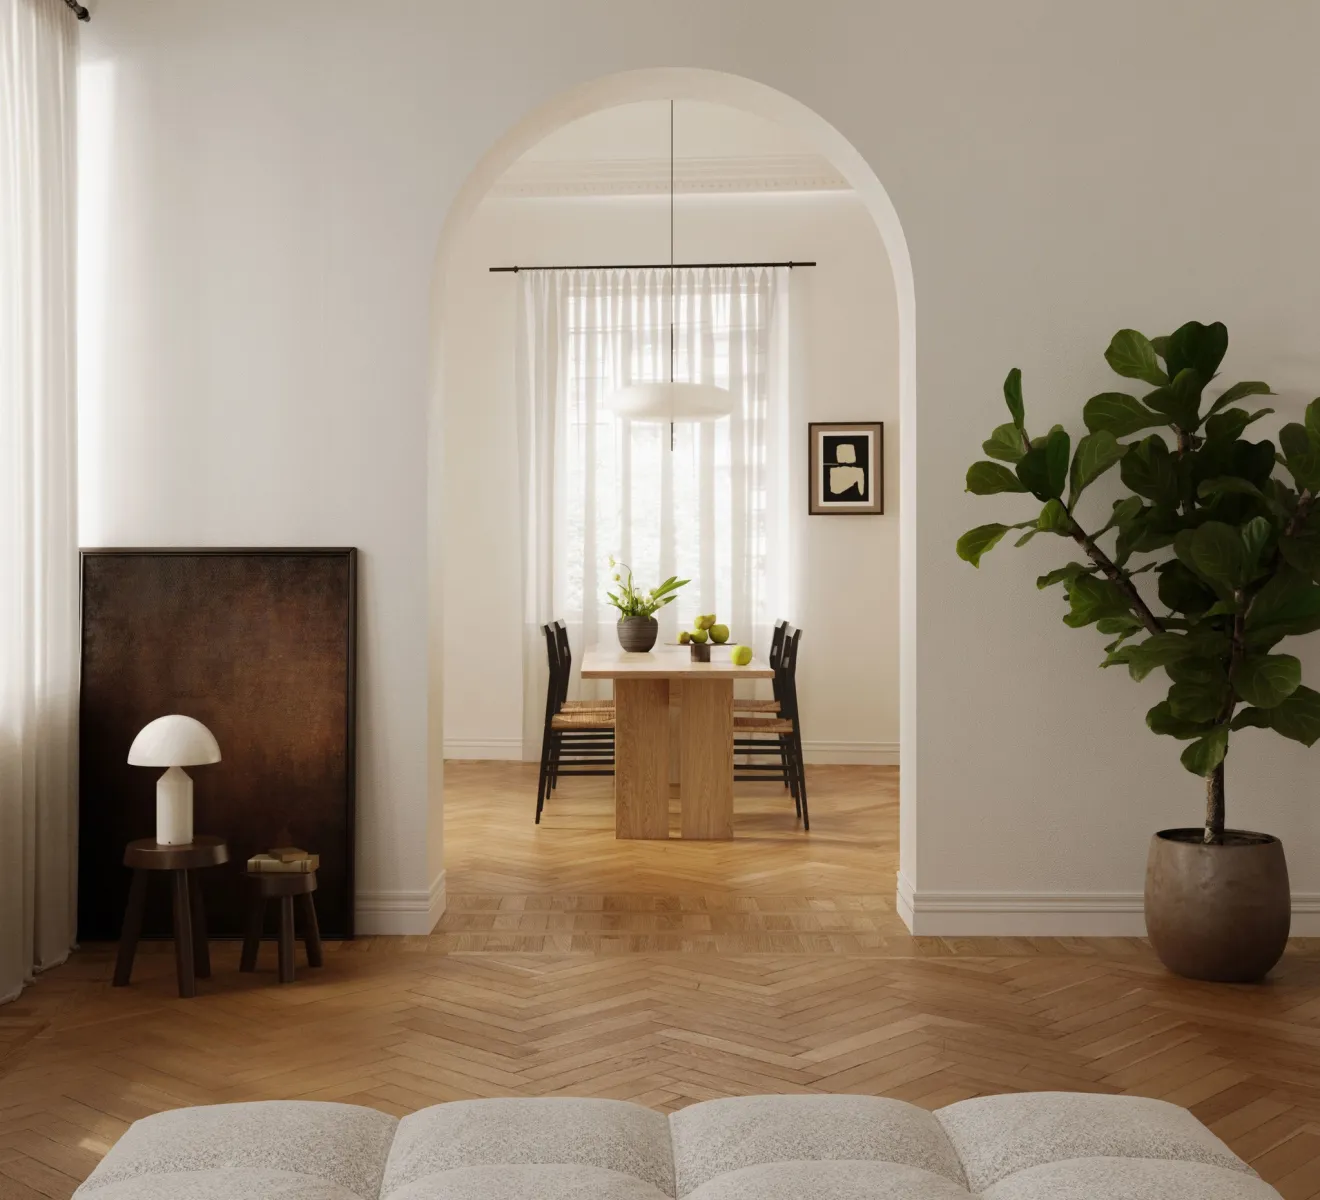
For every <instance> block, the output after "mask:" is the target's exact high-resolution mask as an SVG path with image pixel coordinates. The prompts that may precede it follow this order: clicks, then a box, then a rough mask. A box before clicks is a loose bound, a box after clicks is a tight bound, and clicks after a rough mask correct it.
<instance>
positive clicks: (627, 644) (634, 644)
mask: <svg viewBox="0 0 1320 1200" xmlns="http://www.w3.org/2000/svg"><path fill="white" fill-rule="evenodd" d="M659 632H660V622H659V621H657V620H656V619H655V618H654V617H620V618H619V645H620V646H622V647H623V648H624V649H625V650H629V651H632V652H633V653H643V654H644V653H645V652H646V651H647V650H649V649H650V648H651V647H652V646H654V645H655V639H656V635H657V634H658V633H659Z"/></svg>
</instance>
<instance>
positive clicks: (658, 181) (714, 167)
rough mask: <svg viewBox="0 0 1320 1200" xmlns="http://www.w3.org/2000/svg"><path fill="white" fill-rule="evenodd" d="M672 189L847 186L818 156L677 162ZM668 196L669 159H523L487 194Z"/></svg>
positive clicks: (692, 192)
mask: <svg viewBox="0 0 1320 1200" xmlns="http://www.w3.org/2000/svg"><path fill="white" fill-rule="evenodd" d="M674 189H675V191H677V192H679V193H681V194H684V195H695V194H702V193H706V194H720V193H738V192H846V191H851V190H852V189H851V186H850V185H849V183H848V181H847V180H846V179H845V178H844V177H843V176H842V175H841V174H839V172H838V171H837V170H836V169H835V168H834V166H833V165H832V164H831V163H830V162H829V160H828V159H826V158H822V157H821V156H820V155H816V154H791V155H788V154H776V155H763V156H760V157H745V156H738V157H728V158H680V159H678V160H677V161H676V162H675V164H674ZM668 193H669V160H668V159H667V158H633V159H613V160H595V161H590V162H587V161H578V162H572V161H568V162H555V161H538V160H536V159H524V160H522V161H521V162H517V163H515V164H514V165H513V166H512V167H510V168H509V170H508V171H507V172H505V174H504V176H503V177H502V178H501V179H500V180H499V181H498V182H497V183H496V184H495V186H494V187H493V188H491V191H490V195H492V196H499V197H505V198H510V197H512V198H522V199H533V198H545V197H554V196H652V195H655V196H659V195H668Z"/></svg>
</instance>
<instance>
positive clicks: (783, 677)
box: [775, 625, 802, 736]
mask: <svg viewBox="0 0 1320 1200" xmlns="http://www.w3.org/2000/svg"><path fill="white" fill-rule="evenodd" d="M801 641H802V630H800V629H794V628H793V627H792V626H791V625H790V626H788V628H787V630H786V631H785V634H784V645H783V649H782V650H781V652H780V655H779V666H778V668H777V669H776V671H775V686H776V690H777V691H778V693H779V694H778V695H777V696H776V699H777V700H778V701H779V715H780V716H781V717H787V718H788V719H789V720H791V721H794V722H797V721H798V720H799V717H798V702H797V664H798V643H799V642H801ZM801 732H802V730H801V726H800V725H799V727H798V735H799V736H801Z"/></svg>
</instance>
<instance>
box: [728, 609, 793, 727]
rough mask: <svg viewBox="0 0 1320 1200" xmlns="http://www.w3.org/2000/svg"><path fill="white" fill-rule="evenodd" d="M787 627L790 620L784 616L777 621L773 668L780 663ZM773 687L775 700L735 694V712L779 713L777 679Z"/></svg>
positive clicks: (771, 658)
mask: <svg viewBox="0 0 1320 1200" xmlns="http://www.w3.org/2000/svg"><path fill="white" fill-rule="evenodd" d="M787 628H788V622H787V621H785V620H783V619H782V618H781V619H780V620H778V621H776V622H775V631H774V633H773V634H771V636H770V666H771V668H772V669H773V668H775V667H776V666H777V665H778V663H779V652H780V651H781V650H782V649H783V647H784V631H785V630H786V629H787ZM771 688H772V690H773V691H774V697H775V698H774V699H773V700H751V699H744V698H743V697H741V696H735V697H734V698H733V711H734V712H735V713H762V714H765V713H777V712H778V711H779V691H778V683H777V681H772V682H771Z"/></svg>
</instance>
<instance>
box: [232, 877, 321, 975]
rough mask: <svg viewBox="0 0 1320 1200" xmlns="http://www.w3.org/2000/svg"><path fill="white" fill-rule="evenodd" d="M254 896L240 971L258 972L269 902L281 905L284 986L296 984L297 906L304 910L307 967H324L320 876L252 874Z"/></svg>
mask: <svg viewBox="0 0 1320 1200" xmlns="http://www.w3.org/2000/svg"><path fill="white" fill-rule="evenodd" d="M248 881H249V883H250V885H251V888H252V896H251V899H250V900H249V901H248V921H247V932H246V933H245V934H244V935H243V957H242V959H241V960H240V961H239V964H238V969H239V970H240V971H255V970H256V969H257V951H258V950H259V949H260V948H261V927H262V925H263V924H264V923H265V919H266V901H267V900H276V899H278V900H279V902H280V982H281V983H292V982H293V941H294V934H293V902H294V900H295V899H296V900H297V901H298V907H299V909H301V910H302V919H303V945H304V946H306V947H307V965H308V966H309V967H319V966H320V965H321V929H320V926H319V925H317V923H316V905H315V904H314V903H313V902H312V893H313V892H314V891H316V872H315V871H308V872H306V873H303V872H300V871H249V872H248Z"/></svg>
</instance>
